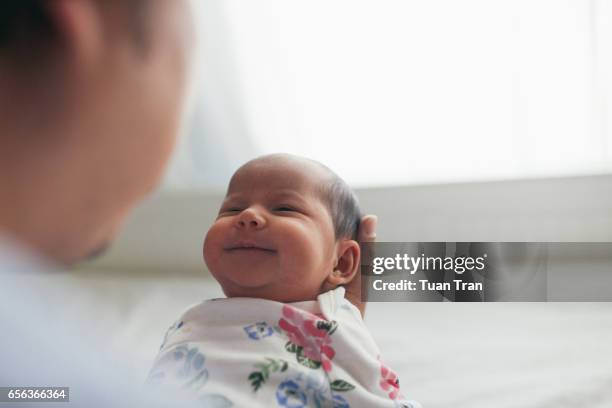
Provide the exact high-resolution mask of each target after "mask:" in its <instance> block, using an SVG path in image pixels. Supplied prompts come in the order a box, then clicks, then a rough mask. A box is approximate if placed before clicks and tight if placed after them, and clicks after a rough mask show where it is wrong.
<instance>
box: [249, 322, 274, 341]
mask: <svg viewBox="0 0 612 408" xmlns="http://www.w3.org/2000/svg"><path fill="white" fill-rule="evenodd" d="M244 331H245V332H246V334H247V335H248V336H249V338H250V339H253V340H261V339H263V338H264V337H269V336H271V335H272V334H273V333H274V329H273V328H272V327H270V326H268V323H266V322H258V323H253V324H250V325H248V326H245V327H244Z"/></svg>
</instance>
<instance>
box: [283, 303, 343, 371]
mask: <svg viewBox="0 0 612 408" xmlns="http://www.w3.org/2000/svg"><path fill="white" fill-rule="evenodd" d="M278 326H279V327H280V328H281V329H282V330H283V331H284V332H285V333H287V335H288V336H289V340H290V341H291V343H293V344H295V345H296V346H298V347H301V348H302V351H301V352H302V353H303V355H304V357H306V358H308V359H310V360H313V361H317V362H320V363H321V366H322V367H323V370H325V371H326V372H329V371H331V368H332V364H331V360H332V359H333V358H334V356H335V355H336V352H335V351H334V349H333V347H332V346H331V337H330V335H329V329H328V327H329V322H327V321H326V320H324V319H321V318H319V317H317V316H315V315H313V314H311V313H308V312H304V311H302V310H299V309H296V308H294V307H292V306H289V305H284V306H283V317H282V318H281V319H280V320H279V322H278Z"/></svg>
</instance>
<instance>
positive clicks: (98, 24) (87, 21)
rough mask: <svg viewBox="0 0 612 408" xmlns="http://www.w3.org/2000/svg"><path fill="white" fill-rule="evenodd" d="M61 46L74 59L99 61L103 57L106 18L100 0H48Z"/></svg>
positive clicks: (49, 10)
mask: <svg viewBox="0 0 612 408" xmlns="http://www.w3.org/2000/svg"><path fill="white" fill-rule="evenodd" d="M44 4H45V7H46V8H47V10H46V11H47V13H48V16H49V19H50V20H51V23H52V24H53V28H54V29H55V31H56V33H57V35H58V41H60V43H61V44H60V47H61V48H63V50H64V51H65V52H67V53H68V56H69V58H72V59H73V61H74V62H79V63H88V64H97V63H98V62H99V60H100V59H101V58H102V49H103V48H102V47H103V45H104V31H105V28H104V21H103V15H102V10H101V7H100V5H99V4H94V2H93V1H92V0H79V1H74V0H53V1H48V2H45V3H44Z"/></svg>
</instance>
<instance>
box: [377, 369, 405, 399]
mask: <svg viewBox="0 0 612 408" xmlns="http://www.w3.org/2000/svg"><path fill="white" fill-rule="evenodd" d="M380 377H381V378H380V388H382V389H383V391H385V392H388V393H389V394H388V395H389V398H391V399H392V400H395V399H397V398H398V397H399V398H403V396H402V395H401V394H400V388H399V378H398V377H397V374H396V373H395V372H394V371H393V370H391V369H390V368H389V367H387V366H385V365H384V364H382V363H381V364H380Z"/></svg>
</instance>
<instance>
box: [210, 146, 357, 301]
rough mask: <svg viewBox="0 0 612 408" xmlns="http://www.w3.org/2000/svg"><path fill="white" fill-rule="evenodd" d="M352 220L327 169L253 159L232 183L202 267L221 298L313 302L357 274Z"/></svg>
mask: <svg viewBox="0 0 612 408" xmlns="http://www.w3.org/2000/svg"><path fill="white" fill-rule="evenodd" d="M360 218H361V213H360V210H359V205H358V202H357V198H356V197H355V195H354V193H353V192H352V190H351V189H350V188H349V187H348V185H347V184H346V183H345V182H344V181H343V180H342V179H341V178H340V177H338V176H337V175H336V174H335V173H333V172H332V171H331V170H330V169H328V168H327V167H325V166H323V165H322V164H320V163H318V162H315V161H312V160H309V159H304V158H300V157H296V156H291V155H286V154H277V155H270V156H264V157H260V158H257V159H255V160H252V161H250V162H248V163H246V164H245V165H243V166H242V167H240V168H239V169H238V170H237V171H236V173H234V175H233V176H232V179H231V181H230V184H229V187H228V190H227V194H226V197H225V200H224V201H223V204H222V206H221V209H220V211H219V215H218V217H217V219H216V221H215V222H214V224H213V225H212V226H211V228H210V229H209V231H208V233H207V235H206V239H205V241H204V259H205V261H206V264H207V266H208V269H209V270H210V272H211V273H212V275H213V276H214V277H215V279H216V280H217V281H218V282H219V283H220V284H221V287H222V288H223V291H224V293H225V294H226V296H228V297H256V298H264V299H271V300H276V301H280V302H296V301H302V300H313V299H316V297H317V296H318V295H319V294H320V293H323V292H325V291H327V290H329V289H332V288H334V287H336V286H338V285H343V284H346V283H348V282H350V281H351V280H352V279H353V277H354V276H355V274H356V273H358V270H359V257H360V250H359V244H358V243H357V242H356V237H357V231H358V228H359V220H360Z"/></svg>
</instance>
